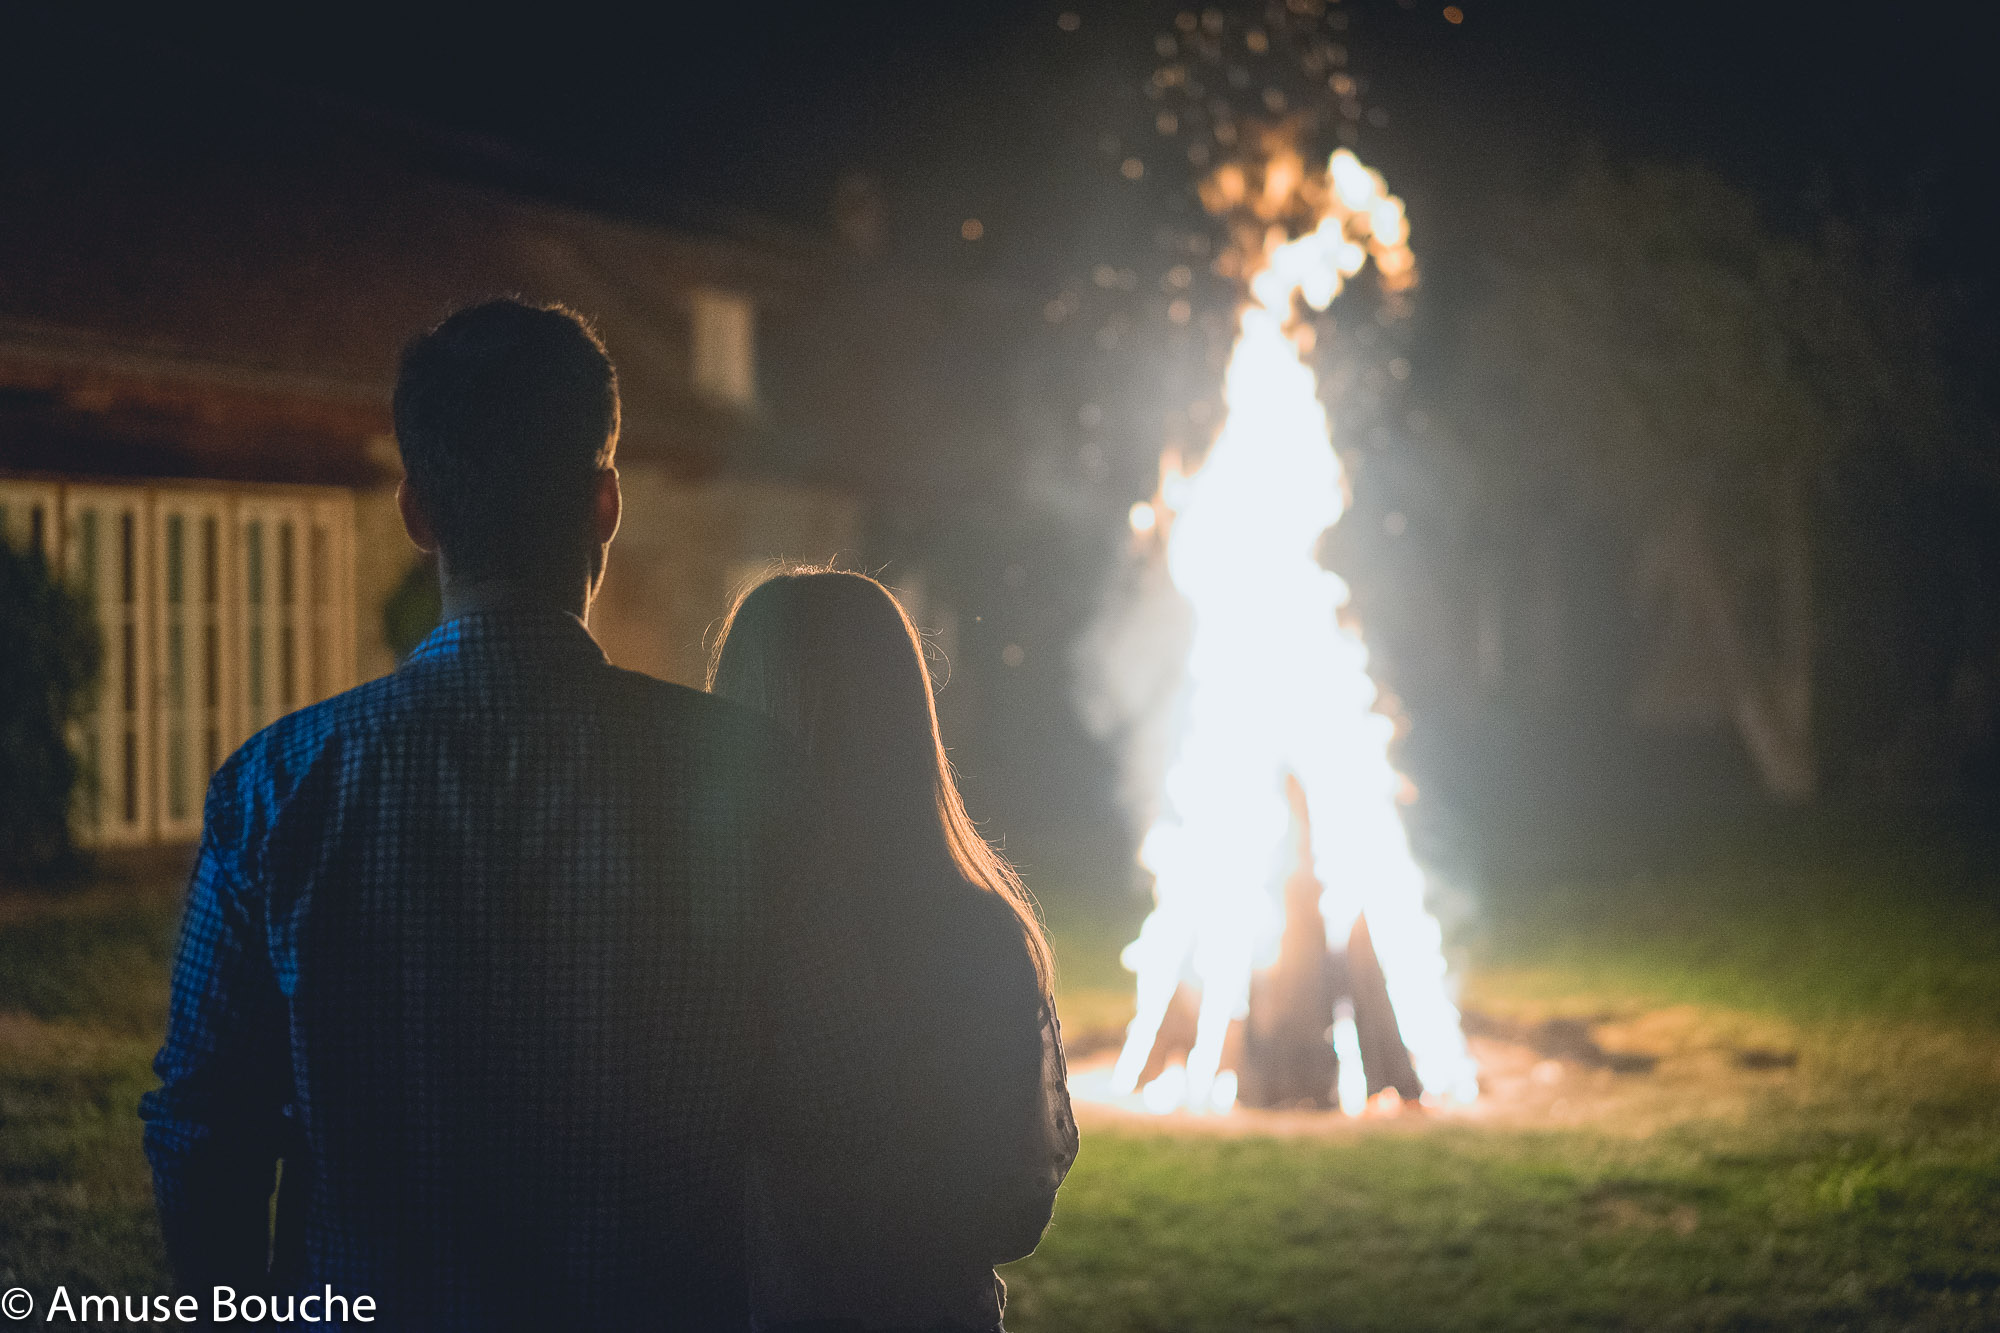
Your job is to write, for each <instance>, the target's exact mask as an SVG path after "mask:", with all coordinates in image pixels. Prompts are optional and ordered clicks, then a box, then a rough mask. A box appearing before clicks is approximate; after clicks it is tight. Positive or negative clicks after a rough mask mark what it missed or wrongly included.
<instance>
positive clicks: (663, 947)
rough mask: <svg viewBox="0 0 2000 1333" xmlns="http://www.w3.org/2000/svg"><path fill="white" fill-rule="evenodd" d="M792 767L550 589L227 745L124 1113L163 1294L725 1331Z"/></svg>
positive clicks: (752, 728)
mask: <svg viewBox="0 0 2000 1333" xmlns="http://www.w3.org/2000/svg"><path fill="white" fill-rule="evenodd" d="M791 770H792V766H791V765H790V764H789V762H788V757H787V753H786V750H785V748H784V746H783V744H782V743H781V742H780V741H779V740H778V739H776V737H775V735H774V733H773V732H771V731H770V730H769V729H768V727H767V725H766V724H765V723H764V722H763V721H762V720H761V719H759V718H756V717H754V716H753V715H751V714H749V713H747V712H744V711H741V710H738V709H737V708H735V707H734V706H732V705H730V704H727V703H724V702H722V701H720V700H717V699H714V698H711V697H709V696H707V695H704V694H700V693H698V692H696V691H693V690H687V689H682V688H680V687H678V686H673V685H667V684H664V683H662V682H660V681H656V680H653V679H650V678H648V677H645V676H641V675H637V674H634V673H631V672H626V671H621V670H617V669H615V668H613V667H611V666H610V665H608V664H607V663H606V661H605V659H604V655H603V653H602V652H601V651H600V650H599V648H598V646H597V644H596V643H595V642H594V641H593V640H592V639H591V637H590V635H589V633H588V631H586V630H585V629H584V627H583V626H582V625H581V623H579V622H578V621H577V620H576V619H575V618H574V617H573V616H568V615H565V614H562V613H560V612H546V613H541V612H525V611H516V612H486V613H479V614H474V615H469V616H465V617H461V618H458V619H455V620H452V621H449V622H447V623H446V624H444V625H443V626H441V627H439V629H438V630H437V631H436V632H435V633H433V634H432V635H431V636H430V637H429V638H428V639H426V640H425V641H424V642H423V644H422V645H421V646H419V647H418V648H417V650H416V651H415V652H414V653H413V654H412V655H411V657H410V659H409V660H408V661H407V662H406V663H405V664H404V665H403V666H402V667H401V668H400V669H399V670H397V671H396V672H395V673H394V674H393V675H391V676H388V677H385V678H383V679H381V680H378V681H375V682H372V683H371V684H368V685H364V686H362V687H361V688H359V689H357V690H352V691H350V692H348V693H346V694H343V695H340V696H338V697H336V698H334V699H331V700H328V701H327V702H325V703H322V704H319V705H317V706H315V707H312V708H308V709H305V710H303V711H301V712H298V713H294V714H292V715H291V716H289V717H286V718H285V719H283V720H282V721H280V722H278V723H277V724H275V725H274V726H272V727H270V728H268V729H267V730H265V731H264V732H262V733H260V734H259V735H257V736H256V737H254V738H253V739H252V740H251V741H250V742H249V743H248V744H246V745H245V746H244V747H243V748H242V749H241V750H240V751H238V752H237V753H236V754H235V755H234V756H233V757H232V758H231V759H230V760H229V761H228V763H226V764H225V765H224V766H223V768H222V770H221V771H220V772H219V773H218V774H217V775H216V777H215V780H214V782H213V784H212V786H211V787H210V790H209V795H208V807H207V823H206V828H205V831H204V833H203V838H202V844H201V851H200V857H199V861H198V863H197V865H196V868H195V871H194V876H193V881H192V884H191V886H190V889H189V898H188V906H187V914H186V919H185V922H184V925H183V927H182V934H181V943H180V951H179V957H178V961H177V962H176V965H175V971H174V985H173V1002H172V1010H171V1015H170V1019H169V1024H168V1031H167V1037H166V1043H165V1045H164V1047H163V1048H162V1049H161V1051H160V1054H159V1058H158V1060H157V1061H156V1063H155V1069H156V1071H157V1072H158V1074H159V1076H160V1081H161V1086H160V1088H159V1089H158V1090H157V1091H155V1092H153V1093H150V1094H149V1095H147V1096H146V1097H145V1099H144V1101H143V1102H142V1105H141V1111H140V1114H141V1116H142V1117H143V1118H144V1120H145V1122H146V1125H145V1143H146V1152H147V1156H148V1158H149V1159H150V1160H151V1162H152V1166H153V1175H154V1183H155V1192H156V1195H157V1199H158V1205H159V1212H160V1219H161V1224H162V1227H163V1229H164V1232H165V1236H166V1241H167V1247H168V1252H169V1256H170V1258H171V1260H172V1262H173V1264H174V1267H175V1271H176V1274H177V1277H178V1278H179V1280H180V1281H181V1282H182V1283H183V1285H184V1286H186V1287H187V1288H188V1289H190V1290H194V1291H196V1292H198V1293H201V1294H202V1295H203V1297H204V1304H206V1296H207V1291H208V1287H209V1285H210V1284H211V1283H214V1282H226V1283H229V1284H230V1285H233V1286H236V1287H237V1288H238V1289H239V1290H243V1291H251V1290H272V1289H277V1290H284V1291H295V1292H296V1291H311V1292H314V1293H318V1292H320V1291H321V1290H322V1287H323V1285H324V1284H328V1283H330V1284H332V1285H333V1287H334V1288H335V1290H336V1291H337V1292H339V1293H341V1294H343V1295H347V1296H350V1297H351V1296H356V1295H369V1296H372V1297H374V1299H375V1302H376V1312H377V1313H376V1320H375V1322H374V1323H373V1324H371V1325H369V1326H370V1327H373V1328H378V1329H381V1328H409V1329H424V1330H443V1329H495V1328H536V1329H557V1328H604V1329H611V1328H617V1329H638V1328H666V1329H707V1328H741V1327H743V1326H744V1324H745V1320H746V1315H745V1312H744V1308H743V1300H744V1296H743V1291H744V1279H743V1273H742V1254H741V1250H742V1234H743V1221H742V1205H741V1191H742V1188H743V1184H742V1172H743V1158H744V1153H745V1151H746V1140H747V1139H748V1138H749V1137H750V1134H751V1131H750V1130H749V1129H748V1128H746V1126H748V1125H749V1124H751V1123H752V1122H753V1120H754V1112H755V1107H756V1104H757V1100H758V1098H759V1097H760V1096H761V1095H762V1094H761V1093H760V1092H759V1091H758V1089H759V1087H760V1086H763V1085H762V1084H761V1083H760V1076H759V1074H758V1073H757V1069H756V1065H757V1064H758V1060H757V1052H758V1051H759V1050H760V1049H762V1047H763V1045H764V1042H765V1033H764V1032H763V1031H762V1029H761V1028H760V1024H761V1023H762V1021H763V1020H761V1019H760V1017H759V1015H760V1013H762V1012H764V1011H765V1008H764V1007H765V1004H766V1000H767V997H766V996H765V995H764V993H763V990H762V987H763V986H764V985H765V982H764V980H762V978H766V977H767V976H768V975H769V973H770V972H771V971H772V970H773V969H772V968H771V967H770V966H769V958H770V954H769V953H768V951H767V949H766V947H765V946H766V945H767V943H768V932H769V931H770V930H771V929H772V923H773V921H774V920H775V919H776V917H777V916H778V915H779V914H780V912H781V910H782V909H781V907H780V906H779V904H780V903H781V902H782V901H783V899H784V898H785V895H786V894H787V893H789V892H790V885H791V884H792V883H793V882H794V881H795V880H796V879H797V878H798V877H797V876H794V875H792V874H791V873H790V872H789V870H788V866H789V864H790V861H789V854H788V853H786V852H785V851H783V850H782V849H783V847H784V845H785V842H784V838H783V837H782V836H781V834H782V821H783V818H784V816H785V814H786V811H787V809H788V801H789V799H790V797H789V794H788V789H787V784H788V782H789V781H791V779H792V772H791ZM790 1072H791V1074H792V1075H794V1076H796V1075H797V1074H798V1072H799V1071H796V1070H794V1071H790ZM281 1159H282V1162H283V1172H282V1187H281V1188H279V1189H278V1190H277V1191H276V1193H277V1204H276V1208H277V1214H278V1217H277V1225H276V1227H275V1241H274V1240H273V1239H272V1236H273V1232H274V1228H273V1227H272V1226H271V1223H270V1217H271V1212H270V1210H271V1208H272V1202H271V1200H272V1195H273V1177H274V1173H275V1172H276V1170H277V1164H278V1163H279V1161H280V1160H281Z"/></svg>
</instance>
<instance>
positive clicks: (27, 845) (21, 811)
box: [0, 541, 103, 874]
mask: <svg viewBox="0 0 2000 1333" xmlns="http://www.w3.org/2000/svg"><path fill="white" fill-rule="evenodd" d="M102 660H103V647H102V644H101V643H100V641H99V638H98V633H97V624H96V621H95V619H94V618H93V617H92V615H91V608H90V605H89V603H88V601H87V600H86V599H85V598H83V597H82V596H81V595H79V594H78V593H76V592H75V591H74V590H72V589H71V588H69V587H68V586H66V585H65V584H64V583H62V581H61V580H59V579H58V578H56V576H55V575H54V573H53V572H52V571H51V570H50V569H49V567H48V564H47V562H46V561H45V560H44V559H43V558H42V555H41V553H40V552H30V553H26V554H24V553H22V552H20V551H17V550H15V549H14V548H13V547H12V546H10V545H8V544H7V543H6V542H5V541H0V871H13V872H23V873H28V874H44V873H48V872H50V871H54V870H60V869H62V868H64V867H65V866H67V865H68V864H70V863H71V862H73V860H74V857H75V844H74V842H73V841H72V838H71V830H70V814H71V807H72V805H73V802H74V800H75V796H76V793H77V790H78V786H79V783H81V782H83V781H87V780H89V775H87V774H85V773H83V772H82V770H81V768H80V766H79V765H78V763H77V760H76V757H75V755H74V754H73V753H72V752H71V750H70V747H69V731H70V728H71V726H72V724H74V723H76V722H78V721H79V720H81V719H82V717H83V716H84V714H85V713H86V712H87V711H88V710H89V708H90V704H91V701H92V699H93V698H94V696H95V693H96V686H97V678H98V672H99V669H100V666H101V664H102Z"/></svg>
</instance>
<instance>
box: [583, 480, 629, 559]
mask: <svg viewBox="0 0 2000 1333" xmlns="http://www.w3.org/2000/svg"><path fill="white" fill-rule="evenodd" d="M624 509H625V501H624V498H623V497H622V496H620V495H619V493H618V469H617V468H615V467H605V468H600V469H598V472H597V491H596V494H594V495H593V496H592V497H591V504H590V536H591V540H592V541H593V542H595V543H596V544H597V546H598V547H599V548H600V549H601V548H603V547H606V546H609V545H610V544H611V539H612V538H613V537H616V536H617V535H618V520H619V518H620V516H621V515H622V514H623V513H624Z"/></svg>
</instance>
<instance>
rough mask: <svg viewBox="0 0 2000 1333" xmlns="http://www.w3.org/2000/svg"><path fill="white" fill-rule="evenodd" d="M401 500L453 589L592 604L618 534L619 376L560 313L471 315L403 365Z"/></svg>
mask: <svg viewBox="0 0 2000 1333" xmlns="http://www.w3.org/2000/svg"><path fill="white" fill-rule="evenodd" d="M394 410H395V421H396V441H397V443H398V445H399V446H400V447H401V449H402V453H403V468H404V472H405V474H406V475H405V479H404V482H403V489H402V491H401V494H400V496H399V499H400V500H401V502H402V508H403V518H404V522H405V523H406V524H407V525H408V527H409V529H410V536H411V537H412V538H413V539H414V540H415V541H416V543H417V545H419V546H421V547H423V548H424V549H425V550H435V551H437V552H438V553H439V557H440V560H441V562H442V564H443V567H444V570H445V575H446V578H447V579H448V580H449V582H450V583H451V584H453V585H456V586H459V587H467V586H470V585H473V584H477V583H485V582H488V581H504V582H507V583H512V584H518V585H521V586H523V587H525V588H528V589H531V590H534V591H536V592H544V591H556V592H560V593H562V594H563V595H564V596H565V598H567V597H569V596H572V595H573V592H574V590H576V589H578V588H585V589H588V590H590V591H594V590H595V588H596V586H597V581H598V579H599V578H600V577H601V576H602V574H603V570H604V550H605V547H606V546H607V545H608V544H609V543H610V541H611V538H612V535H613V534H614V533H615V532H616V531H617V528H618V474H617V473H616V472H615V471H613V470H612V467H611V456H612V451H613V450H614V449H615V448H616V447H617V443H618V372H617V371H616V370H615V369H613V368H612V365H611V358H610V357H608V356H607V355H605V351H604V344H603V343H602V342H600V341H598V338H597V335H596V334H595V333H593V332H592V331H591V329H590V326H589V325H588V324H586V323H584V321H583V320H582V319H581V318H580V317H579V316H577V315H576V314H575V313H574V312H573V311H570V310H568V309H566V308H564V307H562V306H532V305H526V304H523V303H522V302H520V301H512V300H501V301H488V302H486V303H485V304H483V305H475V306H468V307H467V308H466V309H464V310H461V311H459V312H458V313H457V314H455V315H453V316H452V317H451V318H449V319H447V320H445V322H444V323H442V324H440V325H438V326H437V327H436V328H434V329H432V330H431V331H430V332H429V333H426V334H424V335H423V336H421V337H419V338H418V339H416V340H415V341H414V342H412V343H411V344H410V345H409V347H408V348H407V349H405V351H404V352H403V365H402V371H401V373H400V374H399V375H398V376H397V379H396V396H395V405H394Z"/></svg>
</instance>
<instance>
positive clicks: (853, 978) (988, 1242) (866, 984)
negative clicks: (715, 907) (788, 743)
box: [709, 569, 1076, 1330]
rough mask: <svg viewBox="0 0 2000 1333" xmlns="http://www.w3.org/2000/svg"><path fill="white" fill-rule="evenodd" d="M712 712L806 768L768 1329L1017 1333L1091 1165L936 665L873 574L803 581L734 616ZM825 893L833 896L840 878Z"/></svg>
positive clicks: (824, 575)
mask: <svg viewBox="0 0 2000 1333" xmlns="http://www.w3.org/2000/svg"><path fill="white" fill-rule="evenodd" d="M709 687H710V689H712V690H713V691H714V692H715V693H717V694H720V695H722V696H724V697H726V698H730V699H733V700H735V701H737V702H739V703H742V704H746V705H748V706H750V707H752V708H755V709H758V710H760V711H762V712H764V713H766V714H768V715H769V716H771V717H772V718H774V719H776V720H777V721H778V722H779V723H780V724H781V725H782V726H784V727H785V728H786V729H787V730H789V731H790V732H792V733H793V735H794V736H795V738H796V739H797V740H798V741H799V742H800V745H801V747H802V750H803V753H804V755H805V769H806V771H805V775H804V776H805V780H806V794H805V800H806V803H807V805H808V807H809V809H810V811H811V814H812V818H811V820H810V821H809V822H810V825H811V833H812V834H813V835H814V841H813V844H812V851H811V854H810V865H811V869H812V871H813V878H814V884H813V890H812V892H811V894H810V895H808V896H807V901H806V902H805V903H804V904H803V906H802V907H801V908H800V910H801V911H803V912H804V913H805V914H806V918H807V919H805V920H803V921H800V922H796V923H795V927H796V928H795V929H794V930H791V931H788V932H786V935H787V938H789V939H791V940H794V941H803V942H806V943H807V948H806V949H805V950H804V952H803V953H802V955H801V956H799V957H793V958H788V959H786V960H784V966H785V968H786V974H787V980H788V983H789V984H788V985H787V987H786V991H787V993H788V994H793V995H797V996H802V997H803V999H802V1000H800V1001H798V1002H797V1003H795V1005H794V1006H793V1009H792V1011H791V1012H788V1013H786V1014H784V1015H783V1016H781V1017H780V1019H779V1021H777V1022H776V1023H775V1024H774V1038H773V1047H772V1049H771V1050H770V1051H769V1052H768V1058H769V1059H770V1061H771V1066H772V1068H773V1070H774V1071H775V1073H776V1076H777V1077H778V1078H779V1079H780V1080H783V1079H784V1078H785V1077H786V1076H787V1071H826V1070H831V1071H832V1072H831V1074H830V1076H828V1075H823V1074H820V1073H814V1074H813V1075H812V1076H810V1077H807V1076H804V1075H803V1074H802V1075H801V1076H800V1077H799V1078H798V1080H797V1082H796V1084H795V1085H792V1086H788V1087H787V1089H786V1094H785V1095H784V1096H783V1097H782V1098H780V1099H778V1104H779V1107H780V1112H779V1116H778V1120H777V1122H776V1123H774V1124H772V1125H767V1126H766V1127H765V1132H764V1133H763V1135H762V1136H761V1144H762V1146H761V1147H760V1148H759V1149H758V1150H757V1151H756V1153H755V1154H754V1156H753V1162H752V1171H751V1180H752V1184H751V1190H750V1262H751V1309H752V1312H753V1316H754V1319H753V1323H754V1327H756V1328H757V1329H759V1330H775V1329H781V1328H782V1329H801V1330H803V1329H827V1330H833V1329H870V1330H874V1329H913V1330H914V1329H925V1330H996V1329H998V1328H999V1327H1000V1317H1001V1309H1002V1305H1003V1302H1004V1300H1005V1292H1006V1289H1005V1287H1004V1286H1003V1285H1002V1283H1001V1282H1000V1279H999V1278H998V1276H996V1275H995V1273H994V1272H993V1269H994V1267H995V1266H996V1265H998V1264H1002V1263H1006V1262H1009V1261H1011V1260H1014V1259H1018V1258H1021V1257H1023V1256H1024V1255H1027V1254H1029V1253H1030V1252H1032V1251H1033V1250H1034V1248H1035V1245H1036V1243H1037V1242H1038V1241H1039V1240H1040V1238H1041V1233H1042V1230H1043V1228H1044V1227H1045V1226H1047V1224H1048V1220H1049V1215H1050V1212H1051V1210H1052V1209H1053V1207H1054V1203H1055V1191H1056V1187H1057V1186H1058V1185H1059V1184H1060V1183H1061V1181H1062V1178H1063V1175H1064V1173H1065V1172H1067V1171H1068V1169H1069V1165H1070V1162H1071V1161H1072V1160H1073V1159H1074V1158H1075V1156H1076V1125H1075V1122H1074V1121H1073V1120H1072V1119H1071V1118H1070V1107H1069V1094H1068V1091H1067V1089H1066V1087H1065V1085H1064V1073H1063V1059H1062V1045H1061V1037H1060V1034H1059V1032H1058V1029H1057V1026H1056V1017H1055V1006H1054V1004H1053V1002H1052V1000H1051V998H1050V970H1051V966H1050V957H1049V949H1048V945H1047V943H1046V941H1045V940H1044V939H1043V936H1042V931H1041V927H1040V924H1039V922H1038V921H1037V919H1036V916H1035V912H1034V909H1033V906H1032V905H1031V903H1030V901H1029V899H1028V896H1027V892H1026V890H1025V889H1024V888H1023V887H1022V885H1021V881H1020V879H1019V877H1017V876H1016V875H1015V873H1014V871H1013V869H1012V868H1011V867H1009V866H1008V865H1007V863H1006V862H1005V861H1003V860H1002V859H1001V858H1000V857H999V856H998V855H996V854H995V853H994V851H993V849H992V848H991V847H989V846H988V845H987V844H986V842H985V840H984V839H983V838H981V837H980V836H979V832H978V830H977V829H976V828H975V827H974V826H973V823H972V821H971V819H970V818H968V817H967V815H966V813H965V806H964V804H963V803H962V802H961V801H960V799H959V795H958V789H957V786H956V785H955V784H954V782H953V781H952V774H951V767H950V764H949V763H948V762H947V761H946V759H945V753H944V746H943V743H942V741H941V740H940V739H939V735H938V725H937V710H936V706H935V704H934V702H933V700H932V696H931V682H930V673H929V671H928V670H927V669H926V667H925V665H924V655H923V643H922V640H921V639H920V638H919V637H918V635H917V632H916V629H915V628H914V627H913V626H912V625H911V623H910V620H909V617H908V616H907V615H905V614H904V612H903V608H902V607H901V606H900V605H899V604H898V603H897V601H896V599H895V597H894V596H893V595H892V594H891V593H890V592H889V590H888V589H887V588H885V587H883V586H882V585H881V584H880V583H877V582H876V581H875V580H874V579H871V578H868V577H866V576H865V575H861V574H852V573H845V572H841V571H837V570H823V569H805V570H799V571H796V572H792V573H786V574H780V575H778V576H776V577H774V578H771V579H769V580H767V581H765V582H764V583H762V584H760V585H758V586H757V587H756V588H754V589H753V590H751V591H750V592H749V593H748V594H747V595H745V596H744V597H743V598H742V599H741V600H740V601H739V602H738V603H737V604H736V608H735V610H734V611H732V612H731V613H730V617H729V620H728V623H727V624H726V625H725V626H724V629H723V633H722V638H721V642H720V644H719V646H718V648H717V652H716V657H715V661H714V664H713V666H712V668H711V669H710V672H709ZM822 874H823V876H824V878H823V879H822V878H821V875H822Z"/></svg>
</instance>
